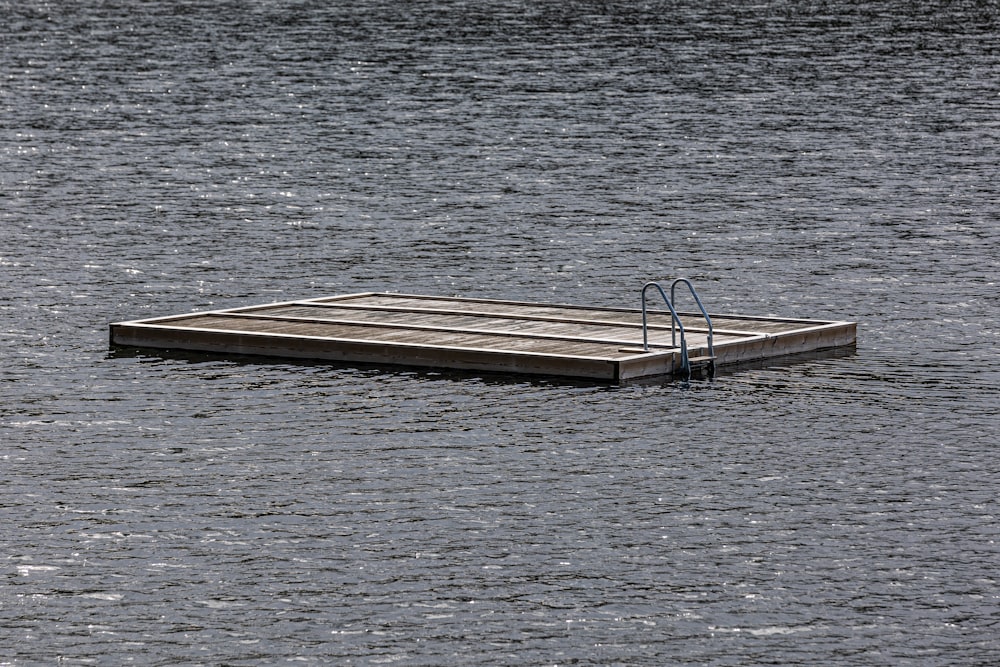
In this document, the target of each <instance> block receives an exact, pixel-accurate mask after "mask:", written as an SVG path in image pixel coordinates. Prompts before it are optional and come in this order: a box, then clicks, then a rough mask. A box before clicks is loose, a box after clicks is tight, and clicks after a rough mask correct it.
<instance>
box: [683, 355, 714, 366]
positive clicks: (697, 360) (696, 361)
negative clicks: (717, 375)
mask: <svg viewBox="0 0 1000 667" xmlns="http://www.w3.org/2000/svg"><path fill="white" fill-rule="evenodd" d="M713 361H715V357H709V356H704V357H688V363H689V364H691V365H692V366H700V365H702V364H710V363H712V362H713Z"/></svg>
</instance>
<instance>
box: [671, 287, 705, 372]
mask: <svg viewBox="0 0 1000 667" xmlns="http://www.w3.org/2000/svg"><path fill="white" fill-rule="evenodd" d="M677 283H684V284H685V285H687V288H688V290H690V292H691V296H693V297H694V302H695V303H697V304H698V309H699V310H700V311H701V314H702V316H703V317H704V318H705V323H706V324H708V356H710V357H714V356H715V348H714V346H713V345H712V338H713V333H714V331H713V329H712V318H711V317H709V316H708V311H707V310H705V306H703V305H702V304H701V299H700V298H698V292H696V291H695V289H694V285H692V284H691V281H690V280H688V279H687V278H677V279H676V280H674V282H672V283H671V284H670V300H671V301H676V297H675V290H676V289H677ZM671 329H673V327H671Z"/></svg>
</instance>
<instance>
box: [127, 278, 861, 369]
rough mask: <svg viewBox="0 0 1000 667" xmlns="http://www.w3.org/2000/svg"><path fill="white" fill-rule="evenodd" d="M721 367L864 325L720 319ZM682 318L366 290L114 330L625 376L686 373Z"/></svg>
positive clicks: (797, 348)
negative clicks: (674, 330)
mask: <svg viewBox="0 0 1000 667" xmlns="http://www.w3.org/2000/svg"><path fill="white" fill-rule="evenodd" d="M679 316H680V320H681V322H682V323H683V325H684V329H685V331H686V340H687V346H688V354H689V356H690V357H691V358H692V359H697V358H704V357H705V355H707V336H708V330H707V328H706V322H705V319H704V317H702V315H701V314H700V313H698V314H695V313H679ZM711 318H712V322H713V324H714V351H715V360H714V363H715V365H716V366H724V365H727V364H736V363H743V362H751V361H758V360H762V359H767V358H771V357H777V356H783V355H789V354H797V353H802V352H812V351H816V350H825V349H831V348H837V347H843V346H853V345H854V344H855V340H856V335H857V325H856V324H855V323H854V322H828V321H819V320H803V319H781V318H774V317H754V316H745V315H714V314H713V315H711ZM671 319H672V318H671V315H670V313H669V311H666V310H651V311H649V319H648V336H649V351H645V350H644V349H643V333H642V312H641V310H639V309H627V308H592V307H586V306H571V305H560V304H541V303H524V302H518V301H498V300H489V299H467V298H458V297H439V296H422V295H414V294H393V293H374V292H366V293H362V294H347V295H343V296H328V297H321V298H315V299H304V300H298V301H287V302H283V303H272V304H266V305H259V306H249V307H242V308H232V309H228V310H216V311H207V312H199V313H189V314H186V315H173V316H168V317H156V318H151V319H144V320H135V321H131V322H116V323H113V324H111V325H110V338H111V344H112V345H120V346H129V347H142V348H158V349H165V350H185V351H200V352H212V353H219V354H233V355H264V356H269V357H285V358H297V359H312V360H326V361H332V362H339V363H365V364H390V365H401V366H416V367H430V368H442V369H444V368H448V369H465V370H474V371H495V372H507V373H527V374H536V375H554V376H563V377H574V378H589V379H594V380H602V381H612V382H615V381H622V380H628V379H631V378H640V377H649V376H656V375H674V374H677V373H678V372H679V371H680V370H681V369H682V357H681V351H680V349H679V348H678V347H675V346H674V344H673V342H672V335H671V324H672V322H671Z"/></svg>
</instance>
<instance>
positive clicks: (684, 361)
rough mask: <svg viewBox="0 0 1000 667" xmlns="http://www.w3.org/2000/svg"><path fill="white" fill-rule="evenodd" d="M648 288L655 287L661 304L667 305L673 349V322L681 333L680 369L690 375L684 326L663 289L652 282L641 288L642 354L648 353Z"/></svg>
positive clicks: (674, 339)
mask: <svg viewBox="0 0 1000 667" xmlns="http://www.w3.org/2000/svg"><path fill="white" fill-rule="evenodd" d="M650 287H655V288H656V289H657V290H659V292H660V296H662V297H663V302H664V303H666V304H667V308H669V309H670V316H671V317H672V318H673V321H672V322H671V323H670V344H671V345H672V346H673V347H677V339H676V336H675V333H674V322H676V323H677V328H678V329H680V332H681V369H682V370H684V371H686V372H688V373H690V372H691V365H690V364H689V363H688V350H687V339H686V338H685V336H684V324H683V323H682V322H681V318H680V316H678V315H677V311H676V310H674V304H673V303H672V302H671V301H670V299H668V298H667V293H666V292H664V291H663V287H661V286H660V283H658V282H656V281H655V280H652V281H650V282H648V283H646V284H645V285H643V286H642V349H643V351H644V352H649V328H648V325H647V321H648V320H647V315H646V290H647V289H649V288H650Z"/></svg>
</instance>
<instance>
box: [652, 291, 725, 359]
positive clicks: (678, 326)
mask: <svg viewBox="0 0 1000 667" xmlns="http://www.w3.org/2000/svg"><path fill="white" fill-rule="evenodd" d="M680 283H683V284H684V285H686V286H687V288H688V290H689V291H690V292H691V296H692V297H694V301H695V303H696V304H698V309H699V310H700V311H701V315H702V317H704V318H705V323H706V324H707V325H708V347H707V354H706V355H705V356H698V357H693V358H691V357H688V347H687V337H686V335H685V331H684V324H683V323H682V322H681V318H680V316H679V315H678V314H677V310H676V309H675V308H674V301H675V300H676V296H677V294H676V292H677V285H678V284H680ZM650 287H655V288H656V289H657V291H658V292H659V293H660V296H661V297H663V302H664V303H665V304H667V308H669V309H670V316H671V321H670V344H671V345H672V346H673V347H677V332H678V331H679V332H680V337H681V345H680V348H681V370H682V371H684V373H685V374H686V375H687V377H688V378H690V377H691V366H692V365H695V366H707V367H708V372H709V374H710V375H711V374H714V373H715V347H714V345H713V334H714V329H713V328H712V318H711V317H709V315H708V311H707V310H705V306H704V305H702V303H701V299H700V298H699V297H698V292H697V291H695V289H694V285H692V284H691V281H690V280H688V279H687V278H677V279H676V280H674V282H672V283H671V284H670V298H667V293H666V292H665V291H664V290H663V287H662V286H661V285H660V283H658V282H656V281H650V282H648V283H646V284H645V285H643V286H642V293H641V300H642V349H643V351H645V352H649V318H648V315H647V313H646V290H648V289H649V288H650Z"/></svg>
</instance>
